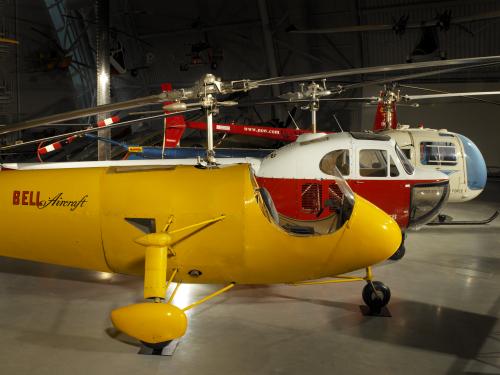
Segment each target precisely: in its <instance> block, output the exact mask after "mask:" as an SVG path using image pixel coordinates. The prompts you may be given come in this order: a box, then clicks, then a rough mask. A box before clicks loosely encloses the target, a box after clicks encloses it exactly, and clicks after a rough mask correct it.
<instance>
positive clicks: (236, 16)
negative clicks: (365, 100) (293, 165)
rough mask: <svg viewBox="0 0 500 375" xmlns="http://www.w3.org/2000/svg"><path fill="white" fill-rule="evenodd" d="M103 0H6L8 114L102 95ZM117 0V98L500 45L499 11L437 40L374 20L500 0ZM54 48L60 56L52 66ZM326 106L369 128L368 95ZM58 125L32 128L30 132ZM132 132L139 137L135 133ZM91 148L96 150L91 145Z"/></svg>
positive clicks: (486, 74) (239, 116)
mask: <svg viewBox="0 0 500 375" xmlns="http://www.w3.org/2000/svg"><path fill="white" fill-rule="evenodd" d="M102 1H103V0H102ZM95 4H96V2H95V1H85V0H66V1H56V0H36V1H28V0H4V1H1V2H0V9H1V10H2V15H3V16H2V17H1V18H0V26H1V27H0V30H3V32H2V33H3V34H9V35H11V36H16V37H17V38H18V39H19V40H20V42H21V43H20V44H19V46H17V47H16V46H8V47H5V46H1V47H0V48H1V49H0V52H2V51H3V52H2V53H0V59H2V68H1V69H0V85H1V83H2V82H3V87H4V91H5V90H6V89H8V90H9V94H8V95H4V96H6V97H8V98H10V101H9V100H5V99H4V101H3V102H0V106H1V108H0V116H1V118H0V120H1V121H0V122H2V123H7V124H8V123H12V122H15V121H19V120H24V119H29V118H33V117H37V116H41V115H47V114H51V113H54V111H57V112H60V111H64V110H70V109H74V108H79V107H83V106H88V105H90V104H93V103H95V100H96V92H95V87H96V83H95V50H96V45H95V40H96V35H95V34H96V32H95V29H96V23H97V22H98V20H97V19H96V16H95V11H94V10H95ZM109 7H110V19H109V22H110V49H111V51H112V53H111V55H112V57H114V60H115V62H116V63H117V65H116V66H115V67H114V68H112V69H114V70H115V74H113V75H112V78H111V96H112V101H119V100H125V99H130V98H134V97H137V96H140V95H148V94H150V93H156V92H159V87H160V84H161V83H165V82H170V83H172V85H173V86H174V87H182V86H188V85H191V84H192V83H193V82H194V81H196V80H198V79H199V78H200V77H201V76H202V75H203V74H205V73H214V74H216V75H217V76H220V77H222V78H223V79H241V78H250V79H252V78H262V77H267V76H270V75H273V73H274V72H275V73H277V74H278V75H287V74H294V73H305V72H313V71H323V70H332V69H345V68H351V67H361V66H375V65H386V64H396V63H404V62H405V61H407V60H408V59H409V58H411V54H412V51H414V50H415V48H416V47H417V46H420V47H422V46H423V47H425V48H430V49H434V50H433V52H432V53H431V54H430V55H429V56H426V57H425V58H431V59H440V58H458V57H472V56H486V55H495V54H499V52H500V51H499V45H498V39H497V35H499V32H500V17H492V18H490V19H485V20H481V21H480V22H466V23H463V24H458V25H457V24H451V25H450V27H449V28H448V27H444V28H443V29H441V28H438V27H434V28H433V35H432V38H433V40H431V42H429V36H428V38H427V39H425V38H424V39H422V35H423V31H422V30H421V29H419V28H414V29H411V28H408V29H406V30H405V31H404V33H399V35H398V33H396V32H394V31H393V30H385V31H373V30H370V27H372V28H373V27H374V26H377V25H383V24H389V25H394V24H396V23H397V22H398V21H400V20H401V19H404V18H407V21H408V24H410V23H421V22H425V21H429V22H435V20H437V19H439V17H442V16H443V15H446V14H449V15H450V18H451V19H454V18H460V17H468V16H474V15H484V14H490V13H495V12H496V13H498V12H499V10H500V7H499V4H498V2H497V1H493V0H477V1H474V2H470V1H462V0H457V1H448V0H444V1H440V0H433V1H431V0H422V1H417V0H375V1H368V0H356V1H346V2H337V1H306V0H294V1H270V0H245V1H238V2H234V1H229V0H217V1H211V2H206V1H199V0H198V1H194V0H186V1H184V2H176V3H175V6H173V5H172V4H171V3H166V2H144V1H137V0H128V1H117V0H112V1H110V4H109ZM360 25H368V29H367V31H364V32H344V33H332V34H297V33H291V32H289V31H290V30H291V29H299V30H308V29H322V28H339V27H349V26H360ZM432 38H431V39H432ZM422 43H423V44H422ZM429 43H430V45H429ZM433 43H434V45H433ZM54 55H55V56H57V58H56V59H55V61H56V64H55V65H56V66H55V67H52V66H51V63H50V62H51V61H52V60H51V58H52V57H53V56H54ZM67 56H71V64H70V66H69V68H65V67H63V68H61V67H59V66H57V65H58V64H59V65H61V64H63V65H64V63H65V57H67ZM66 62H67V61H66ZM52 65H54V64H52ZM120 68H121V69H122V70H123V71H121V70H120ZM117 70H118V71H117ZM499 73H500V72H499V70H498V68H490V69H481V70H471V71H467V72H465V73H460V74H458V73H455V74H449V75H438V76H434V77H428V78H423V79H418V80H413V81H412V83H414V84H422V85H425V84H436V83H439V84H448V83H464V82H476V83H482V82H495V81H498V79H499ZM361 78H362V77H355V78H354V79H355V80H359V79H361ZM0 89H2V88H1V87H0ZM288 89H289V88H287V87H281V88H279V89H278V90H281V92H285V91H287V90H288ZM373 90H375V91H376V90H378V88H374V89H373ZM373 90H372V91H373ZM279 93H280V92H279V91H278V92H276V90H275V91H274V92H272V91H271V90H270V89H269V90H260V91H259V92H252V93H251V94H250V95H251V98H253V99H256V98H262V97H270V96H276V95H277V94H279ZM0 94H1V91H0ZM350 95H354V96H360V95H363V91H362V90H359V89H358V90H356V91H355V92H352V93H350ZM323 109H324V111H320V114H319V116H320V117H319V121H323V122H324V123H325V124H327V125H325V126H326V127H327V129H325V130H333V129H334V127H335V124H334V123H333V122H332V121H331V118H332V114H335V115H336V116H337V118H338V119H339V120H340V122H341V123H342V124H344V127H345V128H347V129H349V128H352V129H360V128H361V127H362V125H361V123H362V120H363V114H362V112H363V109H362V108H361V109H360V106H359V105H347V104H345V103H329V104H325V105H323ZM305 115H307V114H305ZM305 115H304V113H301V111H300V110H299V111H298V113H297V115H296V116H297V119H298V120H299V123H300V120H301V119H302V120H305ZM286 117H287V111H286V109H285V108H272V107H258V108H251V109H250V108H247V109H231V110H229V111H225V112H224V113H223V114H221V115H220V117H219V119H220V120H228V121H229V120H237V121H240V122H251V123H261V122H267V121H270V120H271V119H273V118H276V119H279V120H281V121H285V119H286ZM365 117H366V116H365ZM88 120H90V119H88ZM148 126H153V127H154V125H150V124H145V125H143V128H144V127H146V128H148ZM156 128H157V126H156ZM140 129H141V128H140V127H139V128H138V130H134V133H135V132H140ZM53 131H54V130H51V129H44V130H37V131H34V132H28V133H26V134H24V138H30V137H35V136H36V135H40V133H43V134H50V133H51V132H53ZM35 133H38V134H35ZM124 136H125V137H132V139H133V136H134V134H125V135H124ZM82 155H84V157H89V158H90V157H92V152H90V151H88V152H87V153H86V154H85V153H84V154H82ZM80 156H81V155H80ZM60 157H64V156H60Z"/></svg>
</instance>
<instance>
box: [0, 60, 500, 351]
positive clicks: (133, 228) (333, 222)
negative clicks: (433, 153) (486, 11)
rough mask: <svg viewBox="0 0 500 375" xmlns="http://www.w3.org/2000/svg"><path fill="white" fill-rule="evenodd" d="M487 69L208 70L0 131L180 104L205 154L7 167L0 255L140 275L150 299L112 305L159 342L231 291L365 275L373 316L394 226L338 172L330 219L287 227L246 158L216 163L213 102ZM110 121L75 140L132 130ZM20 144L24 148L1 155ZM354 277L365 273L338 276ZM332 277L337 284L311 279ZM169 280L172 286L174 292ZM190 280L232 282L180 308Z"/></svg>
mask: <svg viewBox="0 0 500 375" xmlns="http://www.w3.org/2000/svg"><path fill="white" fill-rule="evenodd" d="M484 61H490V62H491V61H496V62H498V61H500V56H496V57H486V58H473V59H461V60H450V61H446V62H437V63H432V64H430V63H416V64H404V65H395V66H389V67H387V66H386V67H371V68H359V69H352V70H349V71H340V72H339V71H333V72H323V73H317V74H306V75H297V76H290V77H276V78H270V79H263V80H240V81H230V82H226V81H221V80H220V79H217V78H216V77H214V76H213V75H206V76H205V77H204V78H203V79H202V80H200V81H199V82H198V83H197V84H196V85H194V86H193V87H189V88H184V89H178V90H172V91H171V92H163V93H161V94H158V95H151V96H148V97H142V98H137V99H132V100H129V101H125V102H121V103H113V104H107V105H102V106H97V107H93V108H88V109H80V110H75V111H71V112H67V113H62V114H55V115H51V116H47V117H44V118H41V119H34V120H28V121H24V122H22V123H18V124H14V125H9V126H4V127H2V128H0V135H3V134H9V133H12V132H18V131H21V130H25V129H31V128H35V127H37V126H40V125H44V124H51V123H57V122H61V121H66V120H69V119H73V118H80V117H88V116H91V115H94V114H99V113H107V112H112V111H118V110H124V109H129V108H136V107H140V106H145V105H149V104H152V103H162V102H165V101H173V102H174V103H173V105H171V106H170V107H167V108H166V109H167V110H169V111H170V112H172V113H170V114H164V115H162V117H168V116H175V115H178V114H181V113H186V112H189V111H193V110H199V109H203V110H205V113H206V116H207V124H208V126H207V130H208V131H207V151H206V160H205V162H204V163H197V164H196V165H181V164H182V163H177V164H175V165H172V164H171V163H170V164H169V163H167V162H166V161H165V160H137V161H132V160H123V161H98V162H76V163H43V164H36V165H32V164H28V165H23V164H2V165H1V168H0V197H2V199H1V200H0V214H1V215H2V217H4V218H8V220H5V221H4V223H3V225H2V226H1V227H0V236H1V237H2V243H1V245H0V255H3V256H8V257H13V258H20V259H28V260H32V261H38V262H47V263H53V264H59V265H65V266H69V267H78V268H86V269H93V270H99V271H106V272H118V273H124V274H131V275H143V276H144V297H145V299H146V300H148V301H149V302H144V303H137V304H133V305H130V306H126V307H122V308H118V309H115V310H113V312H112V313H111V320H112V322H113V324H114V325H115V327H116V328H118V329H119V330H121V331H122V332H124V333H126V334H128V335H130V336H132V337H134V338H136V339H138V340H140V341H142V342H144V343H146V344H147V345H150V346H152V347H155V348H162V347H164V346H165V345H167V344H168V342H169V341H170V340H173V339H175V338H179V337H182V336H183V335H184V333H185V331H186V328H187V317H186V314H185V312H186V311H188V310H190V309H192V308H194V307H195V306H198V305H199V304H201V303H203V302H205V301H207V300H209V299H211V298H213V297H215V296H217V295H219V294H221V293H223V292H225V291H227V290H229V289H231V288H232V287H233V286H234V285H236V284H269V283H294V284H325V283H336V282H352V281H362V282H365V283H366V286H365V288H364V289H363V293H362V295H363V300H364V302H365V303H366V304H367V305H368V306H369V307H370V308H371V309H372V311H373V312H377V311H380V309H381V308H382V307H383V306H385V305H386V304H387V303H388V302H389V299H390V290H389V289H388V288H387V287H386V286H385V285H384V284H382V283H380V282H377V281H373V275H372V271H371V266H372V265H374V264H376V263H378V262H381V261H383V260H385V259H387V258H388V257H390V256H391V255H392V254H394V252H395V251H396V249H397V248H398V247H399V245H400V244H401V231H400V228H399V226H398V224H397V223H396V221H394V220H393V219H392V218H391V217H390V216H389V215H387V214H386V213H384V212H383V211H382V210H381V209H379V208H377V207H376V206H374V205H373V204H371V203H370V202H368V201H367V200H365V199H364V198H362V197H361V196H359V195H357V194H356V193H354V192H353V191H352V190H351V189H350V188H349V185H348V184H347V183H346V182H345V180H344V178H343V177H342V175H341V173H340V172H338V171H337V169H336V168H335V167H331V168H329V169H328V171H329V173H331V174H332V175H331V176H332V177H331V183H330V186H329V187H330V188H331V189H332V190H333V191H334V192H335V197H334V199H331V200H330V201H329V202H326V201H325V202H324V207H325V208H327V210H328V211H329V213H328V215H327V216H326V217H322V218H321V219H318V220H316V221H315V222H313V221H308V223H307V224H308V225H307V226H308V228H303V226H302V225H299V224H298V223H295V224H293V225H291V223H289V222H286V223H285V222H281V220H280V218H279V216H278V215H277V212H276V209H275V207H274V204H273V197H272V195H271V194H269V191H268V190H267V189H266V188H264V187H261V186H259V183H258V179H257V178H256V177H255V176H254V174H253V173H252V170H251V169H250V167H249V165H248V164H236V163H235V164H233V165H227V166H224V165H217V163H216V161H217V160H216V159H215V152H214V147H213V126H212V124H213V115H214V113H216V111H217V109H218V107H219V106H224V104H226V105H227V104H228V103H224V102H218V101H217V100H216V98H217V97H218V96H221V95H227V94H231V93H234V92H242V91H248V90H253V89H256V88H258V87H262V86H268V85H278V84H283V83H287V82H297V81H303V80H314V79H320V78H328V77H335V76H346V75H353V74H360V73H363V74H368V73H370V72H380V71H397V70H406V69H416V68H427V67H435V66H445V65H467V64H477V63H481V62H484ZM186 101H190V102H189V103H186ZM174 109H175V110H174ZM143 120H144V119H140V120H138V121H143ZM138 121H135V122H138ZM106 122H107V121H105V125H104V126H102V127H95V128H92V129H85V130H80V131H77V132H73V133H72V134H71V135H80V134H85V133H90V132H95V131H98V130H103V129H109V128H110V127H117V126H129V125H130V124H131V123H133V122H134V121H129V122H128V123H125V122H123V123H121V124H120V123H117V124H114V125H113V124H110V125H107V124H106ZM67 136H68V134H66V135H57V136H55V137H48V138H46V139H45V141H47V140H48V139H62V138H66V137H67ZM311 141H314V140H311ZM39 142H40V140H35V141H29V142H25V143H24V144H23V145H27V144H34V143H39ZM299 146H300V145H299ZM13 147H19V144H18V143H17V144H12V145H8V146H3V147H1V148H0V150H6V149H10V148H13ZM398 158H399V156H398ZM386 160H389V159H386ZM389 165H390V163H389ZM366 168H368V169H370V170H376V169H381V166H380V165H374V164H372V165H368V166H367V167H366ZM388 170H389V169H388ZM370 173H371V172H370ZM193 182H196V183H193ZM124 186H125V187H126V189H123V187H124ZM325 215H326V214H325ZM24 227H29V228H30V236H25V232H24V231H23V230H21V229H22V228H24ZM310 227H312V230H311V228H310ZM311 249H314V251H311ZM358 269H364V270H365V271H366V274H365V275H364V276H362V277H355V276H344V275H343V274H344V273H348V272H351V271H355V270H358ZM332 277H337V278H336V279H327V280H320V281H315V280H317V279H320V278H332ZM171 282H176V283H177V286H176V288H175V289H174V290H173V292H172V293H171V295H170V297H169V298H167V290H168V287H169V286H170V284H171ZM183 282H184V283H220V284H226V286H225V287H223V288H222V289H220V290H218V291H217V292H215V293H212V294H211V295H209V296H207V297H205V298H203V299H202V300H200V301H198V302H195V303H193V304H191V305H189V306H185V307H177V306H174V305H173V304H172V303H171V302H172V298H173V296H174V295H175V293H176V291H177V289H178V286H179V285H180V284H181V283H183Z"/></svg>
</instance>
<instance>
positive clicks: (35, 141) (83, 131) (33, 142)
mask: <svg viewBox="0 0 500 375" xmlns="http://www.w3.org/2000/svg"><path fill="white" fill-rule="evenodd" d="M198 110H200V108H191V109H186V110H185V111H178V112H170V113H163V114H161V115H157V116H150V117H141V118H138V119H133V120H128V121H122V122H118V123H115V124H111V125H106V126H102V127H95V128H91V129H84V130H77V131H74V132H69V133H64V134H59V135H54V136H51V137H46V138H40V139H35V140H32V141H28V142H23V143H17V144H13V145H7V146H3V147H0V151H3V150H10V149H13V148H16V147H21V146H28V145H32V144H38V143H40V142H48V141H54V140H57V139H62V138H66V137H69V136H72V135H82V134H87V133H93V132H98V131H101V130H106V129H116V128H122V127H124V126H130V125H132V124H135V123H138V122H142V121H146V120H155V119H160V118H164V117H169V116H175V115H179V114H182V113H187V112H193V111H198Z"/></svg>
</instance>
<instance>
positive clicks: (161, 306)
mask: <svg viewBox="0 0 500 375" xmlns="http://www.w3.org/2000/svg"><path fill="white" fill-rule="evenodd" d="M111 321H112V322H113V325H114V326H115V327H116V328H117V329H118V330H120V331H122V332H123V333H126V334H127V335H129V336H132V337H134V338H136V339H138V340H141V341H143V342H146V343H149V344H157V343H160V342H165V341H170V340H174V339H176V338H179V337H182V336H183V335H184V333H186V328H187V317H186V314H185V313H184V311H182V310H181V309H179V308H178V307H175V306H173V305H171V304H168V303H137V304H134V305H129V306H125V307H120V308H119V309H116V310H113V311H112V312H111Z"/></svg>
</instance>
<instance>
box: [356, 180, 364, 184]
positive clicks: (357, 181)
mask: <svg viewBox="0 0 500 375" xmlns="http://www.w3.org/2000/svg"><path fill="white" fill-rule="evenodd" d="M354 182H355V183H357V184H364V183H365V182H364V181H359V180H356V181H354Z"/></svg>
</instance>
